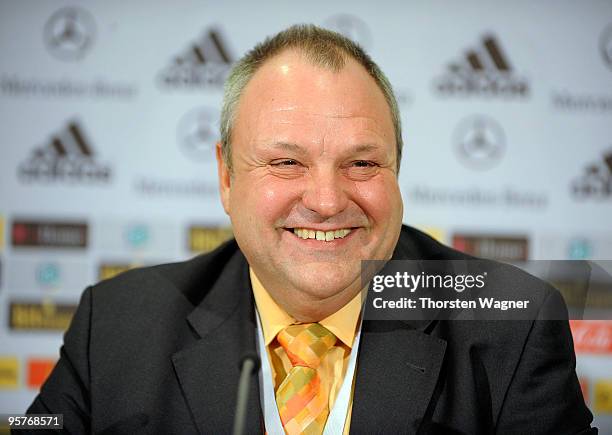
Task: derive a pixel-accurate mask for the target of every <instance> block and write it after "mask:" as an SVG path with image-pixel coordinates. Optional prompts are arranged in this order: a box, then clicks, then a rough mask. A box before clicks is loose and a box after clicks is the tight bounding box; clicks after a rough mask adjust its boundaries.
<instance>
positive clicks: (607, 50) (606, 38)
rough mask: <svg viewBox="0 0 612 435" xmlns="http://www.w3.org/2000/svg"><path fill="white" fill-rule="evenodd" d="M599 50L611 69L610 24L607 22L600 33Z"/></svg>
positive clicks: (611, 31)
mask: <svg viewBox="0 0 612 435" xmlns="http://www.w3.org/2000/svg"><path fill="white" fill-rule="evenodd" d="M599 50H600V51H601V56H602V57H603V60H604V61H605V62H606V65H608V68H610V69H612V24H608V26H607V27H606V28H605V29H604V30H603V32H602V33H601V36H600V38H599Z"/></svg>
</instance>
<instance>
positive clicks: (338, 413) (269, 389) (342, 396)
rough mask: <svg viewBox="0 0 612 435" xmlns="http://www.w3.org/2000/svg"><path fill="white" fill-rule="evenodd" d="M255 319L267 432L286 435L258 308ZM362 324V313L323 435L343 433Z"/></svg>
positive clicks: (260, 390) (262, 404)
mask: <svg viewBox="0 0 612 435" xmlns="http://www.w3.org/2000/svg"><path fill="white" fill-rule="evenodd" d="M255 317H256V318H257V344H258V346H257V351H258V352H259V358H260V359H261V371H260V372H259V396H260V401H261V406H262V407H263V415H264V423H265V426H266V427H265V429H266V432H267V433H268V435H285V431H284V429H283V425H282V423H281V419H280V414H279V412H278V406H277V404H276V395H275V394H274V385H272V367H271V366H270V359H269V357H268V351H267V349H266V344H265V341H264V336H263V329H262V327H261V320H260V318H259V313H258V312H257V309H255ZM362 321H363V313H362V315H361V316H360V320H359V329H358V330H357V335H356V336H355V340H353V347H352V348H351V356H350V357H349V365H348V368H347V370H346V374H345V375H344V380H343V381H342V386H341V387H340V392H339V393H338V397H337V398H336V401H335V402H334V406H333V408H332V409H331V411H330V413H329V416H328V417H327V422H326V423H325V431H324V432H323V434H324V435H336V434H341V433H342V432H343V429H344V423H345V421H346V415H347V413H348V407H349V402H350V399H351V389H352V386H353V377H354V376H355V366H356V364H357V352H358V351H359V340H360V339H361V323H362Z"/></svg>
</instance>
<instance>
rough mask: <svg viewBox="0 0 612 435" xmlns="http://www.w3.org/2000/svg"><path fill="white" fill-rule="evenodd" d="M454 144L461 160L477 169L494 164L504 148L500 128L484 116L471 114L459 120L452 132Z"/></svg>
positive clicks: (483, 168) (499, 158)
mask: <svg viewBox="0 0 612 435" xmlns="http://www.w3.org/2000/svg"><path fill="white" fill-rule="evenodd" d="M454 144H455V149H456V150H457V154H458V156H459V159H460V160H461V162H462V163H463V164H465V165H466V166H468V167H469V168H471V169H478V170H486V169H491V168H493V167H494V166H496V165H497V164H498V163H499V162H500V161H501V158H502V156H503V154H504V151H505V148H506V143H505V138H504V132H503V130H502V128H501V127H500V125H499V124H498V123H497V122H496V121H495V120H493V119H491V118H489V117H486V116H471V117H469V118H467V119H464V120H463V121H462V122H460V123H459V125H458V126H457V128H456V130H455V133H454Z"/></svg>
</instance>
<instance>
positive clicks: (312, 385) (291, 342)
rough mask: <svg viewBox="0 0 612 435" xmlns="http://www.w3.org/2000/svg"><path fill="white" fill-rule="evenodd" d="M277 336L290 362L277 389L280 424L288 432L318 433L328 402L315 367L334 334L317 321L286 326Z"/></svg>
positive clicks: (330, 345)
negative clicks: (289, 368)
mask: <svg viewBox="0 0 612 435" xmlns="http://www.w3.org/2000/svg"><path fill="white" fill-rule="evenodd" d="M277 340H278V342H279V343H280V345H281V346H282V347H283V349H285V352H287V356H288V357H289V360H290V361H291V364H292V365H293V367H292V368H291V370H290V371H289V373H288V374H287V377H286V378H285V379H284V380H283V382H282V383H281V384H280V385H279V387H278V389H277V390H276V404H277V405H278V411H279V413H280V418H281V421H282V423H283V428H284V429H285V432H286V433H287V434H289V435H294V434H307V435H315V434H316V435H321V434H322V433H323V429H324V428H325V422H326V420H327V416H328V415H329V402H328V392H327V391H324V389H322V388H321V380H320V378H319V375H318V374H317V370H316V369H317V367H318V366H319V364H320V363H321V360H322V359H323V357H324V356H325V354H326V353H327V351H329V349H331V348H332V346H333V345H334V344H335V343H336V336H335V335H334V334H332V333H331V332H330V331H328V330H327V329H325V328H324V327H323V326H321V325H319V324H318V323H306V324H302V325H291V326H288V327H287V328H285V329H283V330H282V331H281V332H279V333H278V336H277Z"/></svg>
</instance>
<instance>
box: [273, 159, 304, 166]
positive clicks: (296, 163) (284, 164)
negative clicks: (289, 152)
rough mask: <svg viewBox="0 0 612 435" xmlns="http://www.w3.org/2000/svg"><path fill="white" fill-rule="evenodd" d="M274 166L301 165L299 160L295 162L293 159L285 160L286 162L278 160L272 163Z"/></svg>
mask: <svg viewBox="0 0 612 435" xmlns="http://www.w3.org/2000/svg"><path fill="white" fill-rule="evenodd" d="M270 164H271V165H272V166H296V165H298V164H299V163H298V162H297V160H293V159H284V160H277V161H274V162H272V163H270Z"/></svg>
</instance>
